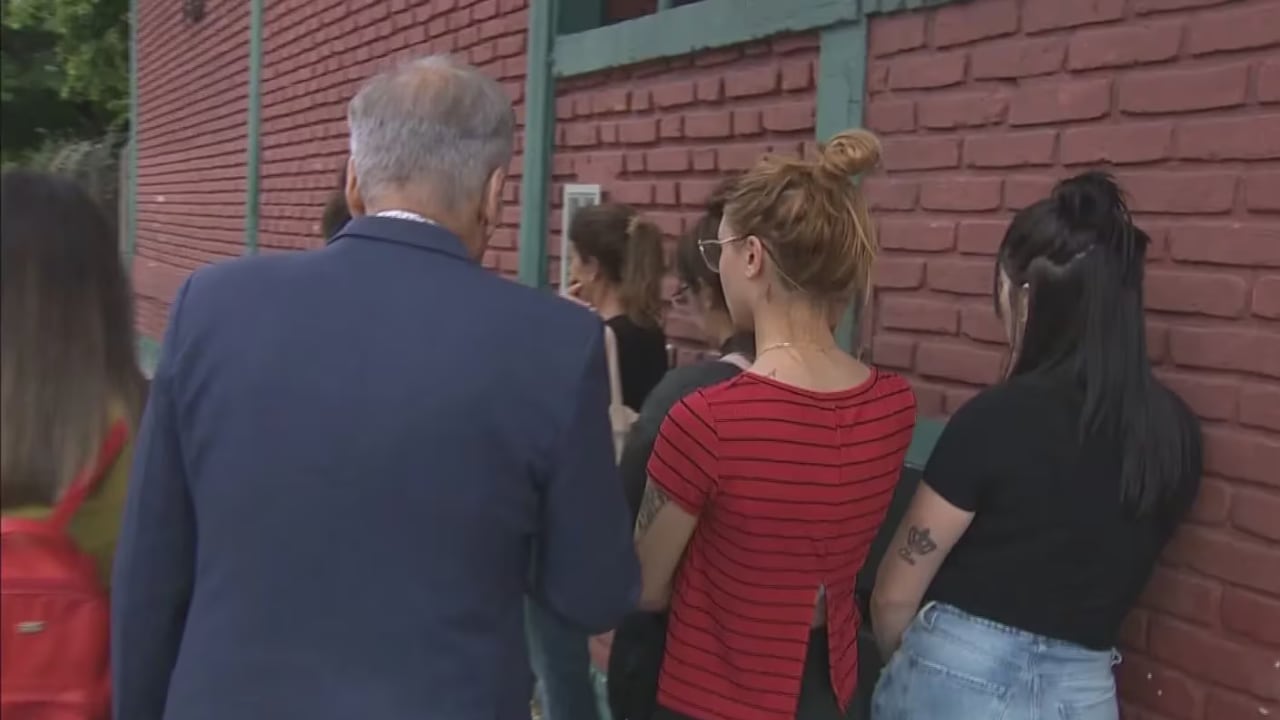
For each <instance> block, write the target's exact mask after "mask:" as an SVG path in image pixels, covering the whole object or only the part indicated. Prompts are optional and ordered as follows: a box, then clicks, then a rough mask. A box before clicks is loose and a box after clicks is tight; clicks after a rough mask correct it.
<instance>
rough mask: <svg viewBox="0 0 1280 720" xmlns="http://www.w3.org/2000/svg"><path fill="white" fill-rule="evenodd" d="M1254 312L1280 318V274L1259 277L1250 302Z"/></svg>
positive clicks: (1259, 315) (1258, 314) (1266, 316)
mask: <svg viewBox="0 0 1280 720" xmlns="http://www.w3.org/2000/svg"><path fill="white" fill-rule="evenodd" d="M1250 307H1251V308H1252V309H1253V314H1254V315H1257V316H1258V317H1264V318H1269V319H1271V320H1280V275H1264V276H1262V277H1260V278H1258V281H1257V283H1255V284H1254V287H1253V300H1252V302H1251V303H1250Z"/></svg>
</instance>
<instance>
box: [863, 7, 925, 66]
mask: <svg viewBox="0 0 1280 720" xmlns="http://www.w3.org/2000/svg"><path fill="white" fill-rule="evenodd" d="M926 19H927V16H926V15H925V14H924V13H900V14H897V15H889V16H884V15H882V16H880V17H877V18H875V19H874V20H872V21H871V30H870V35H871V37H870V39H869V42H870V52H871V56H872V57H883V56H885V55H892V54H893V53H897V52H902V51H903V50H914V49H916V48H918V47H923V46H924V31H925V20H926Z"/></svg>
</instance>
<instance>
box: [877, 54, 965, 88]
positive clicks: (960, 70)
mask: <svg viewBox="0 0 1280 720" xmlns="http://www.w3.org/2000/svg"><path fill="white" fill-rule="evenodd" d="M964 73H965V54H964V53H963V52H959V51H952V52H933V53H929V54H927V55H915V56H909V57H903V58H898V59H896V60H893V61H891V62H890V63H889V87H891V88H893V89H894V90H920V89H928V88H939V87H947V86H948V85H958V84H960V83H962V82H964Z"/></svg>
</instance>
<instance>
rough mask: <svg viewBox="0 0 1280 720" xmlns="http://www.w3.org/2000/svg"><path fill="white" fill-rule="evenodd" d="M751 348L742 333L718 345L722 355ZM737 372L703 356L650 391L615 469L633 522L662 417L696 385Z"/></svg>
mask: <svg viewBox="0 0 1280 720" xmlns="http://www.w3.org/2000/svg"><path fill="white" fill-rule="evenodd" d="M754 352H755V345H754V343H753V342H752V341H751V339H750V336H749V335H748V336H746V339H745V341H744V340H743V338H742V336H735V337H733V338H730V339H729V341H728V342H726V343H725V344H724V346H723V347H721V348H720V353H721V354H722V355H727V354H729V353H741V354H742V355H744V356H746V357H750V356H751V355H753V354H754ZM740 372H742V369H741V368H739V367H738V366H737V365H734V364H733V363H729V362H725V361H723V360H705V361H703V362H700V363H695V364H693V365H685V366H684V367H678V368H675V369H674V370H672V371H671V372H669V373H667V374H666V376H664V377H663V378H662V382H660V383H658V385H657V386H656V387H654V388H653V392H651V393H649V397H648V399H646V400H645V401H644V405H642V406H641V407H640V417H638V418H636V421H635V423H634V424H633V425H632V426H631V430H630V432H628V433H627V441H626V443H625V444H624V445H623V447H622V458H621V460H619V462H618V470H619V472H620V473H621V474H622V490H623V492H624V493H625V494H626V496H627V503H628V504H629V505H630V506H631V519H632V522H634V521H635V517H636V515H637V514H638V513H639V512H640V498H641V496H643V495H644V484H645V481H646V480H647V478H648V475H647V468H648V466H649V455H650V454H651V453H652V452H653V444H654V443H655V442H657V440H658V430H659V429H660V428H661V427H662V421H663V420H666V419H667V413H668V412H671V408H673V407H675V404H676V403H678V402H680V400H681V398H683V397H684V396H685V395H688V394H689V393H691V392H693V391H694V390H697V389H698V388H704V387H710V386H712V385H716V384H719V383H722V382H724V381H725V380H728V379H729V378H731V377H734V376H735V375H737V374H738V373H740Z"/></svg>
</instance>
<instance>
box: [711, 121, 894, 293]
mask: <svg viewBox="0 0 1280 720" xmlns="http://www.w3.org/2000/svg"><path fill="white" fill-rule="evenodd" d="M879 160H880V141H879V140H877V139H876V136H875V135H872V134H871V133H869V132H867V131H866V130H845V131H844V132H841V133H839V134H837V135H836V136H835V137H833V138H831V140H830V141H829V142H827V143H826V144H824V145H822V146H821V147H820V148H819V154H818V157H817V158H816V159H804V158H790V157H780V156H776V155H767V156H765V157H763V158H761V159H760V160H759V161H758V162H757V163H756V164H755V166H754V167H752V168H751V169H750V170H748V171H747V172H746V174H745V175H743V176H742V177H741V178H739V179H738V181H737V182H736V183H735V185H734V187H733V189H732V191H731V192H730V193H729V196H728V199H727V202H726V205H725V217H726V218H728V220H729V224H730V225H731V226H732V227H733V229H734V231H736V232H738V233H741V234H743V235H755V236H757V237H759V238H760V239H761V242H763V243H764V244H765V246H766V248H767V249H768V250H769V254H770V255H771V256H772V258H773V261H774V263H775V264H776V265H777V269H778V273H779V275H781V276H782V278H783V280H784V281H786V282H787V283H788V284H789V285H793V286H794V287H793V288H792V289H793V290H798V291H801V292H804V293H806V294H808V295H811V296H812V297H813V298H814V299H815V301H818V302H823V303H826V302H834V301H848V300H849V299H851V298H853V296H854V294H855V293H865V292H867V290H868V289H869V288H870V284H871V266H872V263H873V262H874V261H875V256H876V252H877V250H878V245H877V242H876V235H875V228H874V227H873V226H872V224H871V218H870V216H869V215H868V214H867V204H866V201H865V199H864V198H863V195H862V192H861V191H860V190H859V189H858V186H857V183H856V182H855V176H857V175H859V174H860V173H864V172H866V171H868V170H870V169H872V168H874V167H875V166H876V164H877V163H878V162H879Z"/></svg>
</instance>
